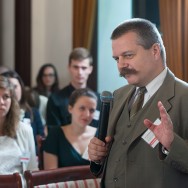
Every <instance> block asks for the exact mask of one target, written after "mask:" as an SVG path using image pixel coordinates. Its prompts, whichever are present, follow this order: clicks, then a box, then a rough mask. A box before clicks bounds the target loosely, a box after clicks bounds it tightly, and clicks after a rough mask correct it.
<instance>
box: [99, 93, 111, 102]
mask: <svg viewBox="0 0 188 188" xmlns="http://www.w3.org/2000/svg"><path fill="white" fill-rule="evenodd" d="M100 99H101V101H102V102H105V103H110V102H111V101H112V100H113V95H112V93H111V92H110V91H103V92H102V94H101V95H100Z"/></svg>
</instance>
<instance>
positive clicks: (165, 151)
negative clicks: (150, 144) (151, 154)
mask: <svg viewBox="0 0 188 188" xmlns="http://www.w3.org/2000/svg"><path fill="white" fill-rule="evenodd" d="M162 152H163V153H164V154H165V155H168V154H169V151H168V150H167V149H166V148H165V147H164V146H162Z"/></svg>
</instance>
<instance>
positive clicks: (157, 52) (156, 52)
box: [152, 43, 161, 58]
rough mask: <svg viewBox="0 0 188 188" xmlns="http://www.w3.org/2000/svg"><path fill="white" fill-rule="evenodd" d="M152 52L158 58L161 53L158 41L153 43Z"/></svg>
mask: <svg viewBox="0 0 188 188" xmlns="http://www.w3.org/2000/svg"><path fill="white" fill-rule="evenodd" d="M152 52H153V55H154V56H155V57H157V58H158V57H159V56H160V54H161V48H160V44H158V43H155V44H153V46H152Z"/></svg>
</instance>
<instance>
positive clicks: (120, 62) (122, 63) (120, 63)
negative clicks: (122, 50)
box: [118, 56, 129, 68]
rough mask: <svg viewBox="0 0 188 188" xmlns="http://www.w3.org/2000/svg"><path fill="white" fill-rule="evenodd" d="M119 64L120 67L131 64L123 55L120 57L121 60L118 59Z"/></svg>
mask: <svg viewBox="0 0 188 188" xmlns="http://www.w3.org/2000/svg"><path fill="white" fill-rule="evenodd" d="M118 66H119V67H120V68H123V67H128V66H129V64H128V62H127V61H126V60H125V58H123V57H121V56H120V57H119V61H118Z"/></svg>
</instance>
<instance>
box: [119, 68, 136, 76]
mask: <svg viewBox="0 0 188 188" xmlns="http://www.w3.org/2000/svg"><path fill="white" fill-rule="evenodd" d="M136 73H137V71H136V70H135V69H128V68H122V69H121V70H120V72H119V76H120V77H125V76H126V74H136Z"/></svg>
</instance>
